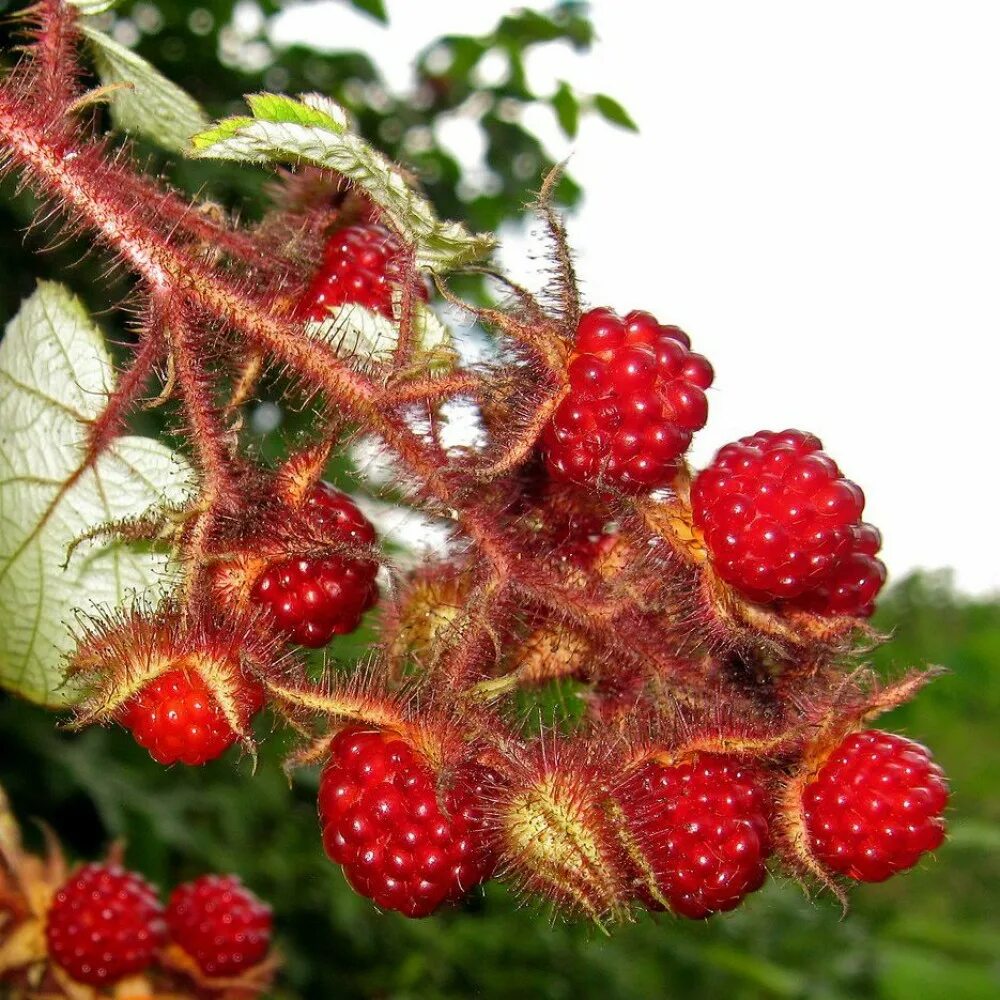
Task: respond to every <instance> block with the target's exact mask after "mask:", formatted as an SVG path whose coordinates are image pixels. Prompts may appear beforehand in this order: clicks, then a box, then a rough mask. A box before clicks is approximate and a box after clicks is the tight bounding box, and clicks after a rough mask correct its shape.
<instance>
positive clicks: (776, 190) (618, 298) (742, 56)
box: [276, 0, 1000, 591]
mask: <svg viewBox="0 0 1000 1000" xmlns="http://www.w3.org/2000/svg"><path fill="white" fill-rule="evenodd" d="M388 6H389V12H390V17H391V24H390V26H389V28H388V29H386V28H382V27H380V26H378V25H375V24H374V23H373V22H371V21H368V20H367V19H365V18H363V17H360V16H358V15H356V14H353V13H352V12H351V11H350V10H349V9H348V8H346V7H345V6H344V5H343V4H341V3H337V2H329V3H328V2H318V3H307V4H303V5H301V6H300V7H299V8H293V9H292V10H291V11H289V12H288V13H287V14H286V15H284V18H283V21H282V23H281V25H280V26H279V31H278V34H277V35H276V40H281V39H291V38H293V37H308V38H309V39H310V40H311V41H312V42H313V43H314V44H317V45H318V46H325V47H328V48H330V49H335V48H339V47H343V48H362V49H366V50H367V51H369V52H371V53H372V54H373V55H374V56H375V58H376V61H377V62H378V63H379V64H380V65H381V66H382V67H383V68H384V69H385V71H386V73H387V75H388V78H389V81H390V83H391V84H392V85H393V86H394V87H396V88H398V89H401V90H402V89H405V87H406V84H407V82H408V80H409V78H410V77H409V60H410V59H411V58H412V56H413V55H414V54H415V53H416V52H417V51H418V50H419V49H420V48H421V47H423V46H424V45H426V44H427V43H429V42H430V41H431V40H432V39H434V38H436V37H438V36H439V35H441V34H443V33H459V34H465V33H480V32H484V31H487V30H489V28H490V27H491V26H492V25H493V24H494V23H495V22H496V20H497V18H498V16H500V15H501V14H502V13H504V12H506V11H508V10H510V9H511V8H512V6H513V5H512V4H510V3H506V2H503V0H476V2H474V3H471V2H460V0H436V2H435V0H423V2H421V3H413V2H405V0H389V3H388ZM527 6H533V7H538V8H540V9H541V8H543V7H544V5H543V4H534V3H531V4H527ZM592 13H593V17H594V21H595V23H596V26H597V31H598V34H599V36H600V40H599V42H598V44H597V45H596V47H595V49H594V50H593V51H592V52H591V54H590V55H586V56H578V55H576V54H575V53H573V52H572V50H570V49H569V48H561V49H559V50H557V51H553V52H550V53H548V54H547V55H539V56H538V57H536V58H535V59H534V60H532V61H531V63H529V70H530V74H531V81H532V84H533V85H534V87H535V88H536V90H539V91H541V92H551V91H552V90H554V89H555V84H556V81H557V80H558V79H566V80H568V81H569V82H570V83H572V84H573V85H575V86H576V87H578V88H579V89H580V90H583V91H603V92H606V93H609V94H611V95H613V96H614V97H616V98H618V99H619V100H620V101H621V102H622V103H623V104H624V105H625V106H626V107H627V108H628V109H629V111H630V112H631V113H632V115H633V117H634V118H635V119H636V121H637V122H638V124H639V127H640V133H639V134H638V135H631V134H629V133H625V132H622V131H620V130H617V129H613V128H610V127H607V126H604V125H602V124H601V123H599V122H598V121H597V120H596V119H595V120H594V121H592V122H589V123H586V124H585V125H584V127H583V128H582V129H581V132H580V135H579V136H578V137H577V139H576V141H575V142H574V143H572V144H567V143H566V142H564V141H563V140H561V139H560V137H559V133H558V131H557V130H556V128H555V126H554V121H553V118H552V115H551V113H550V112H549V111H547V110H539V112H538V114H537V116H533V117H532V118H531V124H532V126H533V127H537V129H538V130H539V133H540V134H541V135H543V137H544V138H545V139H546V141H547V145H548V146H549V149H550V152H551V153H552V154H553V155H554V156H559V157H561V156H564V155H566V154H568V153H572V162H571V169H572V171H573V173H574V174H575V176H576V177H577V178H578V180H580V182H581V183H582V184H583V186H584V189H585V191H586V193H587V199H586V202H585V204H584V205H583V206H582V208H581V209H580V210H579V212H578V213H577V214H576V215H575V217H574V218H573V219H572V220H571V222H570V235H571V238H572V240H573V242H574V244H575V247H576V249H577V251H578V255H579V270H580V273H581V276H582V277H583V279H584V281H585V291H586V295H587V298H588V301H589V303H590V304H591V305H610V306H612V307H613V308H616V309H618V310H619V311H627V310H628V309H632V308H644V309H648V310H650V311H652V312H654V313H656V314H657V315H658V316H659V318H660V319H661V320H662V321H664V322H673V323H678V324H680V325H681V326H683V327H684V328H685V329H686V330H687V331H688V332H689V333H690V334H691V336H692V338H693V341H694V345H695V347H696V349H698V350H701V351H702V352H703V353H705V354H706V355H708V357H709V358H710V359H711V360H712V362H713V364H714V365H715V368H716V373H717V375H716V384H715V390H714V391H713V394H712V396H711V415H710V419H709V425H708V427H707V428H706V429H705V430H704V431H702V432H701V434H700V436H699V437H698V438H696V443H695V449H694V456H693V457H694V460H695V462H696V463H702V462H704V461H707V460H708V458H710V456H711V454H712V453H713V452H714V450H715V449H716V448H717V447H718V446H720V445H721V444H723V443H725V442H726V441H729V440H732V439H734V438H736V437H739V436H741V435H742V434H748V433H751V432H753V431H756V430H759V429H762V428H769V429H775V430H777V429H781V428H784V427H787V426H797V427H800V428H802V429H804V430H811V431H813V432H815V433H817V434H819V435H820V436H821V437H822V438H823V440H824V443H825V444H826V447H827V449H828V450H829V451H830V453H831V454H832V455H833V456H834V457H835V458H836V459H837V460H838V461H839V462H840V464H841V466H842V467H843V468H844V470H845V472H846V474H847V475H849V476H850V477H852V478H854V479H856V480H857V481H858V482H859V483H860V484H861V485H862V486H863V487H864V489H865V492H866V494H867V496H868V506H867V508H866V517H867V518H868V519H869V520H871V521H872V522H874V523H875V524H877V525H878V526H879V527H880V528H881V529H882V532H883V534H884V536H885V549H884V553H883V554H884V557H885V559H886V562H887V563H888V565H889V568H890V572H892V573H894V574H896V575H902V574H903V573H904V572H905V571H906V570H908V569H910V568H913V567H915V566H923V567H928V568H937V567H944V566H953V567H954V568H955V570H956V576H957V581H958V583H959V585H960V586H961V587H963V588H964V589H966V590H970V591H988V590H997V589H1000V569H998V567H997V560H998V559H1000V545H998V541H1000V528H998V523H1000V510H998V504H1000V497H998V493H1000V476H998V474H997V463H998V448H997V444H996V440H995V434H996V430H997V419H996V414H997V399H998V396H1000V392H998V388H997V378H998V373H997V368H998V362H1000V351H998V347H997V337H998V333H1000V295H998V294H997V290H998V276H1000V131H998V105H1000V59H998V58H997V39H998V38H1000V4H997V3H995V2H990V0H984V2H979V3H975V2H966V0H952V2H950V3H947V4H943V3H931V2H924V0H881V2H879V3H872V2H871V0H860V2H859V0H840V2H839V3H837V4H818V3H802V2H801V0H788V2H776V0H757V2H754V3H746V2H745V0H726V2H722V0H699V2H697V3H691V2H684V0H680V2H678V0H658V2H656V3H649V2H648V0H594V2H593V3H592ZM470 131H471V135H470V134H469V132H470ZM447 134H448V136H449V139H450V140H453V141H454V143H455V144H456V148H457V149H459V151H462V152H466V153H470V152H471V154H472V155H474V153H475V150H476V148H477V144H476V136H475V130H469V129H466V130H464V131H463V129H462V128H461V127H459V126H456V127H453V128H452V129H451V130H450V131H449V132H448V133H447ZM530 252H531V251H530V244H529V243H527V242H525V241H522V240H519V239H515V240H513V241H511V242H510V243H509V245H508V247H507V251H506V252H505V254H504V259H505V261H506V263H507V266H508V268H509V269H510V270H512V271H514V272H515V273H517V274H518V275H520V276H522V277H525V278H526V279H527V278H529V277H530V275H531V274H532V271H533V267H534V262H533V261H532V259H531V258H530Z"/></svg>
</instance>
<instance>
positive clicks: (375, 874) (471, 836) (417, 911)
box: [319, 726, 495, 917]
mask: <svg viewBox="0 0 1000 1000" xmlns="http://www.w3.org/2000/svg"><path fill="white" fill-rule="evenodd" d="M490 778H491V773H490V772H489V771H488V770H487V769H486V768H483V767H481V766H479V765H471V766H468V767H463V768H462V769H460V771H459V772H458V774H457V775H456V776H455V779H454V780H453V781H452V782H451V783H450V785H449V786H448V788H447V789H446V790H444V793H443V794H442V795H440V796H439V794H438V789H437V787H436V782H435V780H434V773H433V772H432V770H431V768H430V767H429V766H428V765H427V763H426V762H425V761H424V760H422V759H421V757H420V756H419V755H418V754H417V752H416V751H415V750H414V748H413V747H412V746H411V745H410V744H409V743H408V742H406V741H405V740H403V739H402V738H401V737H399V736H398V735H396V734H395V733H392V732H380V731H375V730H371V729H365V728H363V727H360V726H351V727H349V728H347V729H344V730H342V731H341V732H340V733H338V734H337V735H336V736H335V737H334V738H333V740H332V741H331V742H330V757H329V760H328V762H327V764H326V766H325V768H324V770H323V775H322V777H321V779H320V786H319V816H320V825H321V827H322V830H323V846H324V848H325V849H326V853H327V855H328V856H329V857H330V860H331V861H334V862H335V863H337V864H339V865H342V866H343V869H344V874H345V876H346V877H347V881H348V882H349V883H350V884H351V886H352V887H353V888H354V889H355V891H357V892H358V893H360V894H361V895H362V896H367V897H368V898H369V899H371V900H372V901H373V902H374V903H375V904H376V905H377V906H379V907H381V908H382V909H384V910H396V911H398V912H399V913H403V914H405V915H406V916H408V917H424V916H427V915H428V914H430V913H433V912H434V910H436V909H437V908H438V907H439V906H441V905H443V904H445V903H449V902H454V901H456V900H458V899H460V898H461V897H462V896H463V895H464V894H465V893H466V892H468V891H469V889H471V888H473V887H474V886H476V885H478V884H479V883H481V882H483V881H485V880H486V879H488V878H489V877H490V876H491V875H492V874H493V868H494V865H495V857H494V850H493V847H492V844H491V841H490V838H488V837H487V835H486V832H485V828H484V820H483V811H482V807H483V794H484V784H485V783H488V782H489V780H490Z"/></svg>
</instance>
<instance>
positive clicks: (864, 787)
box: [802, 729, 948, 882]
mask: <svg viewBox="0 0 1000 1000" xmlns="http://www.w3.org/2000/svg"><path fill="white" fill-rule="evenodd" d="M947 803H948V783H947V780H946V779H945V776H944V772H943V771H942V770H941V768H940V767H938V765H937V764H935V763H934V761H933V759H932V758H931V755H930V752H929V751H928V750H927V748H926V747H924V746H921V745H920V744H919V743H915V742H914V741H913V740H908V739H906V738H905V737H903V736H896V735H895V734H893V733H884V732H881V731H879V730H875V729H869V730H865V731H864V732H858V733H852V734H851V735H850V736H848V737H847V738H846V739H845V740H844V741H843V742H842V743H841V744H840V745H839V746H838V747H837V748H836V749H835V750H834V751H833V752H832V753H831V754H830V755H829V757H828V758H827V760H826V762H825V763H824V764H823V766H822V767H821V768H820V770H819V772H818V773H817V774H816V777H815V778H814V779H813V780H812V781H810V782H809V783H808V784H807V785H806V786H805V788H804V789H803V792H802V809H803V813H804V818H805V825H806V830H807V832H808V835H809V844H810V847H811V849H812V852H813V854H814V855H815V856H816V858H817V859H818V860H819V861H820V862H821V863H822V864H823V866H824V867H826V868H827V869H829V870H830V871H832V872H836V873H837V874H840V875H846V876H848V878H852V879H856V880H858V881H860V882H883V881H885V879H887V878H889V877H890V876H891V875H895V874H896V873H897V872H901V871H904V870H905V869H907V868H912V867H913V866H914V865H915V864H916V863H917V861H918V860H919V859H920V857H921V856H922V855H923V854H925V853H927V852H928V851H933V850H935V849H936V848H938V847H940V846H941V844H942V842H943V841H944V835H945V822H944V816H943V814H944V809H945V806H946V805H947Z"/></svg>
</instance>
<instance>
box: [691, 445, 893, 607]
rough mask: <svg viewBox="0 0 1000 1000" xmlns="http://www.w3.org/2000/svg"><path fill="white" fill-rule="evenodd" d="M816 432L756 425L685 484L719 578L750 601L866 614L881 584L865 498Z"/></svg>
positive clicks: (877, 542)
mask: <svg viewBox="0 0 1000 1000" xmlns="http://www.w3.org/2000/svg"><path fill="white" fill-rule="evenodd" d="M822 447H823V445H822V442H821V441H820V440H819V438H817V437H814V436H813V435H812V434H804V433H803V432H802V431H795V430H788V431H783V432H781V433H780V434H777V433H774V432H773V431H760V432H759V433H757V434H754V435H753V436H752V437H745V438H741V439H740V440H739V441H737V442H735V443H734V444H727V445H726V446H725V447H724V448H722V449H720V451H719V452H718V454H716V456H715V458H714V459H713V461H712V464H711V465H710V466H709V467H708V468H707V469H705V470H704V471H702V472H701V473H699V475H698V477H697V479H696V480H695V483H694V486H693V488H692V490H691V504H692V508H693V512H694V521H695V524H696V525H697V526H698V527H699V528H700V529H701V531H702V532H703V534H704V536H705V543H706V545H707V546H708V549H709V551H710V552H711V554H712V564H713V566H714V567H715V569H716V571H717V572H718V573H719V575H720V576H721V577H722V578H723V579H724V580H726V581H727V582H729V583H730V584H732V585H733V586H734V587H736V588H737V589H738V590H740V591H742V592H743V593H744V594H746V595H747V596H748V597H750V598H752V599H753V600H756V601H762V602H768V601H773V600H785V601H792V600H794V602H795V606H798V607H804V608H807V609H809V610H812V611H814V612H817V613H819V614H827V615H832V614H841V615H856V616H865V615H870V614H871V612H872V610H873V608H874V599H875V596H876V594H877V593H878V592H879V590H880V589H881V587H882V584H883V583H884V582H885V567H884V566H883V565H882V563H881V562H880V561H879V560H878V559H876V558H875V553H876V552H878V550H879V547H880V546H881V536H880V535H879V533H878V531H877V530H876V529H875V528H873V527H872V526H871V525H869V524H864V523H863V522H862V521H861V513H862V511H863V510H864V506H865V496H864V493H862V492H861V488H860V487H859V486H857V485H856V484H855V483H852V482H851V481H850V480H848V479H844V478H843V477H842V476H841V474H840V469H839V468H838V467H837V463H836V462H834V460H833V459H832V458H830V456H829V455H827V454H826V453H825V452H823V451H822V450H821V449H822Z"/></svg>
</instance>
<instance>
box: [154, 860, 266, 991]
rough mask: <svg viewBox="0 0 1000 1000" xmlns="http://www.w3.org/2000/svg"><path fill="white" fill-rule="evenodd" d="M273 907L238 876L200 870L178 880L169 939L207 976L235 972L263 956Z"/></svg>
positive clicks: (170, 910)
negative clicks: (192, 876)
mask: <svg viewBox="0 0 1000 1000" xmlns="http://www.w3.org/2000/svg"><path fill="white" fill-rule="evenodd" d="M271 925H272V920H271V908H270V907H269V906H268V905H267V904H266V903H264V902H262V901H261V900H260V899H258V898H257V896H255V895H254V894H253V893H252V892H251V891H250V890H249V889H247V888H246V887H245V886H244V885H243V883H242V882H241V881H240V880H239V879H238V878H237V877H236V876H235V875H202V876H201V877H200V878H196V879H195V880H194V881H193V882H186V883H185V884H184V885H179V886H178V887H177V888H176V889H174V891H173V892H172V893H171V895H170V901H169V903H168V904H167V927H168V929H169V931H170V937H171V939H172V940H173V941H174V942H176V943H177V944H178V945H180V946H181V948H183V949H184V951H185V952H187V954H188V955H190V956H191V958H193V959H194V960H195V962H196V963H197V965H198V968H199V969H201V971H202V972H203V973H204V974H205V975H206V976H212V977H219V976H236V975H239V974H240V973H241V972H245V971H246V970H247V969H250V968H252V967H253V966H255V965H257V964H258V963H260V962H262V961H263V960H264V957H265V956H266V955H267V951H268V948H270V946H271Z"/></svg>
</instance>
